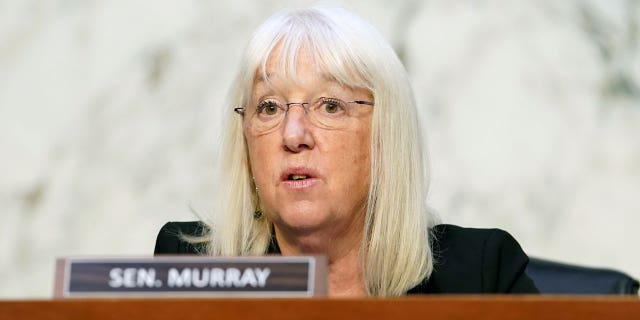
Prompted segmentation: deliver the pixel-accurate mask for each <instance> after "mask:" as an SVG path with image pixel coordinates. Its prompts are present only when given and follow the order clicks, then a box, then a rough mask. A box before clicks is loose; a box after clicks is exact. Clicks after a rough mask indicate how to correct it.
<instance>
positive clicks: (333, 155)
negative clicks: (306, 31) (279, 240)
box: [244, 49, 373, 235]
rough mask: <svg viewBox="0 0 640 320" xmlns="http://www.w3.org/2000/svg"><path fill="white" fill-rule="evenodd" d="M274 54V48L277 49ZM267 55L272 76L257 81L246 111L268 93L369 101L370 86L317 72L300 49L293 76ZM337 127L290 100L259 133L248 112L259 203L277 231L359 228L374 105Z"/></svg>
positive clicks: (359, 109) (284, 97) (293, 98)
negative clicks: (358, 85) (316, 119)
mask: <svg viewBox="0 0 640 320" xmlns="http://www.w3.org/2000/svg"><path fill="white" fill-rule="evenodd" d="M272 56H277V52H275V53H274V54H272ZM280 70H281V68H278V65H277V63H276V62H275V61H268V63H267V70H266V71H267V74H268V75H269V81H268V82H267V81H264V80H261V79H258V80H256V82H255V84H254V88H253V92H252V97H251V101H250V103H249V105H248V106H247V109H248V111H247V113H251V112H255V110H256V106H258V105H259V104H260V103H261V102H263V101H265V100H269V99H272V100H273V99H275V100H278V101H283V102H285V103H286V102H313V101H316V100H317V99H318V98H320V97H330V98H338V99H341V100H343V101H354V100H366V101H372V97H371V95H370V94H369V92H368V91H367V90H364V89H349V88H346V87H343V86H340V85H339V84H338V83H336V82H335V81H334V80H331V79H330V78H329V77H327V76H325V75H323V74H322V73H321V72H318V71H317V69H316V68H315V63H314V61H313V59H312V58H311V56H310V55H309V54H308V53H307V52H306V51H305V50H304V49H303V50H301V51H300V53H299V55H298V59H297V76H298V79H297V81H296V82H295V83H294V82H292V81H289V79H286V78H285V75H283V74H281V73H279V72H280ZM356 108H357V113H356V114H354V115H353V116H352V117H350V118H349V120H348V121H347V122H345V125H344V126H342V127H340V128H339V129H336V128H327V127H322V126H318V125H317V124H316V123H315V122H313V121H312V120H311V119H310V116H309V115H306V114H305V110H304V108H303V107H302V106H301V105H300V104H293V105H291V106H290V108H289V111H288V112H287V113H286V115H285V116H284V119H283V121H282V122H281V123H280V124H279V126H277V127H275V128H274V129H273V130H269V131H267V132H256V130H255V129H254V128H252V127H251V126H250V125H248V124H247V123H248V118H249V117H248V115H245V119H244V121H245V125H244V133H245V137H246V141H247V146H248V151H249V159H250V165H251V170H252V173H253V176H254V177H255V183H256V186H257V187H258V190H259V198H260V205H261V207H262V209H263V211H264V212H265V214H266V215H267V217H268V218H269V219H270V220H271V221H272V222H273V223H274V226H275V229H276V234H277V235H280V234H282V233H286V234H301V233H302V234H309V233H314V232H317V231H319V232H323V231H324V232H328V233H330V234H331V233H345V232H361V231H362V228H363V223H364V210H365V207H366V199H367V194H368V189H369V181H370V179H369V170H370V157H369V146H370V135H371V117H372V113H373V111H372V110H373V109H372V107H371V106H367V105H358V106H357V107H356Z"/></svg>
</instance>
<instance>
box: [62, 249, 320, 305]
mask: <svg viewBox="0 0 640 320" xmlns="http://www.w3.org/2000/svg"><path fill="white" fill-rule="evenodd" d="M326 279H327V277H326V259H325V258H324V257H318V256H305V257H302V256H301V257H283V256H263V257H201V256H164V257H155V258H94V259H90V258H66V259H59V260H58V263H57V267H56V285H55V290H54V291H55V292H54V296H55V297H61V298H71V297H100V296H105V297H114V296H136V297H139V296H146V297H154V296H157V297H168V296H190V297H193V296H234V297H237V296H247V297H256V296H261V297H308V296H314V295H316V296H324V295H326V291H327V280H326Z"/></svg>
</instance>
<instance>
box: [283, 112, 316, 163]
mask: <svg viewBox="0 0 640 320" xmlns="http://www.w3.org/2000/svg"><path fill="white" fill-rule="evenodd" d="M294 107H298V108H294ZM305 112H306V110H305V108H304V106H303V105H302V104H300V103H292V104H290V105H289V110H288V111H287V114H286V115H285V117H284V120H283V124H282V127H283V128H282V144H283V146H284V148H285V150H288V151H290V152H293V153H298V152H302V151H303V150H310V149H313V147H314V146H315V141H314V139H313V135H312V132H311V130H310V129H311V128H310V126H309V125H310V124H309V120H308V119H307V117H306V115H305Z"/></svg>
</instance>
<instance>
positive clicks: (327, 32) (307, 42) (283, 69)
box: [252, 10, 373, 92]
mask: <svg viewBox="0 0 640 320" xmlns="http://www.w3.org/2000/svg"><path fill="white" fill-rule="evenodd" d="M338 23H339V22H338V21H333V20H332V19H331V18H329V17H327V16H323V15H319V14H318V13H317V12H314V11H311V10H309V11H304V12H303V13H302V14H300V13H298V15H295V16H286V18H285V19H282V20H281V21H280V24H279V25H278V26H273V27H274V28H272V29H271V31H272V32H270V34H263V35H262V36H264V37H265V38H263V39H262V40H266V41H264V42H268V45H266V46H264V48H267V50H264V51H262V50H260V51H262V52H261V53H262V54H260V57H261V59H260V60H259V61H255V62H257V63H256V65H255V69H254V70H255V73H254V75H253V79H252V82H253V83H255V81H256V80H264V81H266V82H270V80H269V74H267V64H268V63H271V64H272V66H275V70H273V71H274V72H276V73H278V74H282V75H284V77H285V78H286V79H288V80H291V81H292V82H294V83H296V84H299V81H298V72H297V58H298V56H299V54H300V53H301V51H303V50H304V51H306V52H307V53H308V54H310V55H311V59H312V61H313V63H314V66H312V67H313V70H314V71H315V72H317V73H318V74H323V75H326V76H328V77H329V78H330V80H333V81H336V82H337V83H338V84H340V85H342V86H346V87H350V88H364V89H367V90H369V91H370V92H372V91H373V88H372V84H371V81H369V80H368V79H371V76H370V75H368V74H367V72H366V70H367V69H368V68H367V64H366V63H365V58H364V57H363V56H364V55H363V54H362V52H359V50H356V48H357V47H358V46H359V44H358V43H357V41H354V40H353V39H349V37H348V36H347V35H346V34H345V33H344V32H341V31H340V30H344V26H340V25H337V24H338ZM256 36H258V35H256ZM254 40H258V39H254ZM256 42H262V41H256ZM264 42H263V43H264ZM256 44H257V43H256ZM360 47H362V46H360Z"/></svg>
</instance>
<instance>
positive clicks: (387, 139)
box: [203, 7, 435, 296]
mask: <svg viewBox="0 0 640 320" xmlns="http://www.w3.org/2000/svg"><path fill="white" fill-rule="evenodd" d="M276 45H278V47H279V55H278V56H277V57H272V52H273V51H274V48H275V47H276ZM302 46H305V48H309V49H310V50H309V51H310V52H312V54H313V55H314V60H315V61H316V63H317V64H318V65H319V67H320V68H322V69H323V71H324V72H326V73H328V74H330V75H331V76H333V77H334V78H335V79H336V81H338V82H339V83H341V84H342V85H345V86H349V87H352V88H365V89H367V90H369V91H370V92H371V94H372V96H373V98H374V101H375V106H374V107H373V108H374V111H373V117H372V129H371V150H370V152H371V175H370V176H371V182H370V187H369V194H368V202H367V207H366V217H365V224H364V225H363V226H362V227H363V228H364V229H363V230H364V232H363V234H364V237H363V245H362V252H361V258H362V268H363V272H364V280H365V285H366V288H367V292H368V294H369V295H371V296H399V295H402V294H404V293H406V291H407V290H409V289H410V288H412V287H413V286H415V285H417V284H418V283H420V282H421V281H422V280H423V279H425V278H427V277H428V276H429V275H430V274H431V272H432V270H433V254H432V251H431V247H430V235H429V229H430V227H432V225H433V224H434V223H435V222H434V217H433V216H432V215H431V213H430V211H429V210H428V207H427V205H426V200H425V199H426V195H427V187H428V183H427V181H428V177H427V166H426V157H425V156H424V155H423V151H422V150H423V144H422V137H421V130H420V125H419V122H418V114H417V110H416V103H415V100H414V95H413V92H412V90H411V86H410V84H409V81H408V78H407V75H406V71H405V69H404V67H403V65H402V63H401V62H400V60H399V59H398V57H397V56H396V54H395V52H394V51H393V49H392V48H391V47H390V46H389V44H388V43H387V41H386V40H384V38H383V37H382V36H381V35H380V34H379V33H378V31H377V30H375V28H373V27H372V26H371V25H370V24H369V23H367V22H366V21H364V20H363V19H361V18H360V17H358V16H356V15H354V14H353V13H351V12H349V11H347V10H345V9H342V8H325V7H311V8H303V9H294V10H288V11H283V12H280V13H277V14H275V15H274V16H272V17H270V18H269V19H267V20H266V21H265V22H264V23H263V24H262V25H261V26H260V27H259V28H258V29H257V30H256V32H255V33H254V35H253V37H252V38H251V40H250V42H249V44H248V46H247V48H246V49H245V52H244V54H243V56H242V58H241V64H240V70H239V72H238V74H237V77H236V78H235V81H234V83H233V85H232V88H231V91H230V96H229V101H228V105H226V106H225V110H223V111H222V114H223V116H224V117H225V118H224V119H225V123H226V124H225V126H226V127H225V128H224V131H223V139H222V146H221V148H222V149H221V151H220V152H221V156H220V161H219V162H220V163H218V165H219V168H218V169H219V170H220V171H219V173H218V181H219V183H218V186H219V189H218V190H217V194H216V195H215V200H214V209H213V214H212V216H211V217H208V218H207V219H205V223H206V224H207V225H208V227H209V230H210V232H209V233H208V234H207V235H205V236H204V238H203V239H204V242H205V244H206V248H207V251H208V253H209V254H212V255H260V254H264V253H266V251H267V249H268V246H269V242H270V241H271V237H272V234H271V233H272V225H271V222H270V221H268V219H266V218H262V219H254V218H253V214H254V211H255V210H256V207H257V206H258V203H257V194H256V191H255V185H254V183H253V181H252V174H251V168H250V165H249V161H248V156H247V147H246V142H245V137H244V135H243V125H242V122H243V121H242V117H241V116H240V115H238V114H235V113H234V112H233V108H236V107H246V106H247V104H248V103H249V100H250V97H251V91H252V89H253V83H254V80H255V77H256V76H257V75H259V72H264V71H265V70H266V68H265V67H266V63H267V60H268V59H270V58H271V59H280V62H281V63H279V64H278V65H279V66H281V68H283V70H282V74H285V75H287V76H289V77H292V78H294V79H295V75H296V57H297V54H298V53H299V51H300V48H301V47H302ZM262 76H264V77H266V75H264V74H263V75H262Z"/></svg>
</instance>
